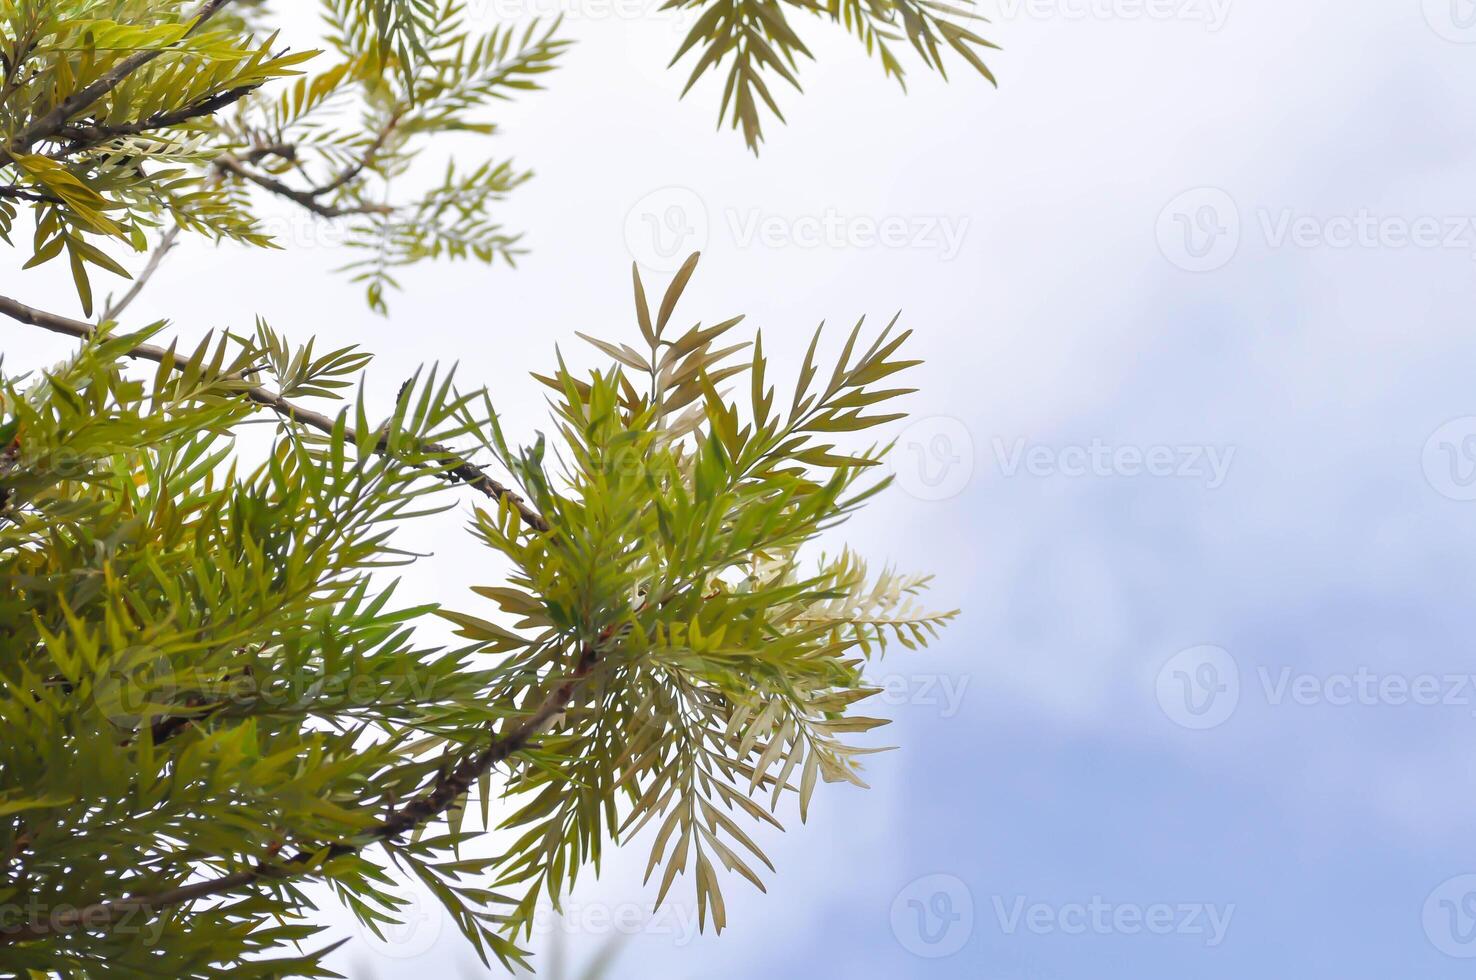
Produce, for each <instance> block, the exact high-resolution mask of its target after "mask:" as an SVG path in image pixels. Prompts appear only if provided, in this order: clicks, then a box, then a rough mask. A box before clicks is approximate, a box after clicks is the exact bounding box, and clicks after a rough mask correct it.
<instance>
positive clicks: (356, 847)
mask: <svg viewBox="0 0 1476 980" xmlns="http://www.w3.org/2000/svg"><path fill="white" fill-rule="evenodd" d="M597 663H598V656H597V653H596V651H595V650H594V648H593V647H586V648H585V651H584V653H583V655H582V656H581V657H580V661H579V666H578V668H577V669H576V670H575V671H574V672H573V673H572V674H571V675H570V676H569V677H568V679H567V680H565V681H564V682H563V683H562V684H560V685H559V686H558V687H556V688H555V689H554V690H553V692H552V693H550V694H549V696H548V697H547V698H545V699H544V701H543V703H542V704H541V705H539V706H538V710H536V711H534V712H533V713H532V714H531V715H529V716H528V717H527V718H525V719H523V721H522V722H521V723H519V724H518V725H517V726H516V727H515V728H513V729H512V730H511V731H508V732H504V733H502V734H500V735H494V736H493V738H492V741H491V744H489V745H488V746H487V747H486V748H484V749H482V750H481V751H480V752H477V753H476V754H474V755H469V756H467V757H466V758H464V759H462V761H461V762H460V763H459V764H458V765H457V766H456V767H455V768H454V769H451V770H450V771H449V772H446V773H443V774H442V775H441V777H440V778H439V779H437V780H436V782H435V784H434V785H433V786H432V787H431V788H430V789H429V790H427V791H426V792H425V793H422V794H421V795H420V796H418V797H416V798H415V799H413V800H411V801H410V802H409V803H406V804H405V805H404V806H403V807H401V808H400V809H398V810H396V811H395V812H394V813H393V814H391V815H390V816H389V817H388V818H387V819H385V820H384V821H383V822H381V823H379V824H378V825H377V826H375V827H374V828H372V829H371V830H370V831H368V832H367V833H366V834H365V835H364V837H365V840H363V841H362V842H360V843H341V844H334V845H332V846H331V847H329V848H328V849H327V854H326V855H324V854H323V852H322V851H321V850H319V851H316V852H312V851H303V852H301V853H299V854H297V855H296V856H295V857H293V858H292V859H290V860H289V861H287V862H286V863H285V864H279V865H273V864H264V863H263V864H258V865H257V866H256V867H254V868H249V869H247V870H243V871H235V872H232V873H231V874H228V875H223V876H221V877H219V878H212V879H210V880H208V881H197V882H194V883H193V884H189V885H181V886H179V887H178V888H171V889H169V890H167V891H163V892H157V893H155V894H153V895H130V896H128V897H127V898H121V899H114V900H112V901H107V902H98V903H96V904H93V905H89V906H86V907H85V908H80V909H71V910H69V911H66V912H58V913H56V914H54V915H51V916H48V917H46V918H43V919H37V920H33V921H31V922H28V923H26V924H25V925H23V926H13V927H10V928H7V929H0V945H6V944H9V943H16V942H25V941H27V940H35V939H43V938H45V937H47V936H52V935H57V934H62V933H69V932H74V931H76V930H77V929H78V928H87V929H95V928H100V927H103V926H106V925H109V924H111V923H112V922H113V921H115V920H116V919H118V918H120V917H122V916H124V915H126V914H129V913H131V912H135V911H139V910H142V911H146V912H155V911H158V910H160V909H166V908H172V907H174V906H176V905H183V904H184V903H186V902H192V901H195V900H197V899H201V898H211V897H214V896H216V895H223V894H225V893H227V892H230V891H234V890H235V889H237V888H241V887H242V886H244V885H249V884H252V883H253V882H257V881H266V880H273V879H279V878H283V877H288V876H291V875H293V874H299V873H301V872H302V871H303V870H304V869H315V868H317V867H319V866H321V863H322V861H324V860H331V859H332V858H336V857H344V856H347V855H349V854H357V853H359V852H360V851H362V850H363V849H364V848H365V847H368V846H369V845H371V844H374V843H378V842H381V841H389V840H393V839H395V838H397V837H400V836H402V835H404V834H406V833H408V832H410V831H412V830H414V829H415V828H417V827H420V826H422V825H424V824H426V823H429V822H430V821H431V820H434V819H435V818H436V817H438V816H440V815H441V814H443V813H445V812H446V811H447V810H448V809H450V808H451V806H452V805H453V804H454V803H455V802H456V801H457V800H459V799H460V798H461V797H462V796H464V795H465V794H466V793H467V791H468V790H470V788H471V786H472V784H474V783H475V782H477V780H479V779H481V778H482V776H484V775H486V774H487V773H488V772H490V771H491V769H492V767H493V766H495V765H496V764H497V763H499V762H502V761H503V760H505V759H507V758H508V757H509V756H511V755H513V754H514V753H516V752H519V751H521V750H522V749H524V748H527V747H528V745H529V743H530V742H531V741H532V740H533V739H534V738H535V737H537V735H538V734H539V733H540V732H542V731H543V730H544V729H545V728H546V727H548V725H549V723H550V722H552V721H553V720H554V719H555V718H556V717H558V715H559V714H560V713H561V712H563V710H564V709H565V708H567V707H568V706H569V702H570V701H571V700H572V699H573V697H574V692H575V691H576V690H577V689H578V687H579V685H580V684H581V683H582V682H583V681H584V680H585V679H586V678H587V677H588V676H589V675H590V674H591V673H592V672H593V670H594V668H595V665H596V664H597Z"/></svg>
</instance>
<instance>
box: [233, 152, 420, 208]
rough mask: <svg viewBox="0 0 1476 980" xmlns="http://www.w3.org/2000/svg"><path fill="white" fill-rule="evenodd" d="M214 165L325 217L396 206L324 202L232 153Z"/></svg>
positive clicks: (311, 193) (309, 192) (312, 193)
mask: <svg viewBox="0 0 1476 980" xmlns="http://www.w3.org/2000/svg"><path fill="white" fill-rule="evenodd" d="M214 166H215V167H217V168H218V169H220V170H223V171H225V172H227V173H231V174H235V175H236V176H237V177H240V178H241V179H242V180H249V181H251V183H253V184H255V185H256V186H258V187H260V188H262V189H264V190H268V191H271V192H272V193H273V194H276V195H278V196H279V197H285V198H287V200H289V201H293V202H295V203H297V204H300V205H302V206H303V207H305V208H307V209H308V210H309V211H311V212H313V213H314V214H316V215H320V216H322V217H324V218H341V217H343V216H344V215H347V214H389V213H391V212H392V211H393V210H394V208H391V207H390V206H389V205H386V204H356V205H353V206H352V207H337V206H334V205H331V204H324V203H322V202H321V201H319V200H318V199H317V197H316V196H315V194H314V192H312V191H300V190H297V189H296V188H293V187H288V186H287V185H286V184H284V183H282V182H281V181H280V180H278V179H277V178H275V177H269V176H267V175H266V174H263V173H257V172H256V171H255V170H252V169H251V168H250V167H248V166H246V165H245V164H244V163H242V162H241V160H240V159H239V158H238V157H236V156H234V155H233V154H230V153H222V154H221V155H220V156H218V157H216V158H215V161H214Z"/></svg>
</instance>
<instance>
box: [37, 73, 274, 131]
mask: <svg viewBox="0 0 1476 980" xmlns="http://www.w3.org/2000/svg"><path fill="white" fill-rule="evenodd" d="M257 88H259V86H256V85H246V86H243V87H241V88H233V89H230V90H228V91H225V92H217V93H216V94H215V95H212V96H211V97H210V98H208V99H203V100H201V101H200V102H197V103H195V104H194V105H192V106H186V107H185V108H183V109H176V110H174V111H173V112H161V113H158V114H156V115H153V116H150V117H149V118H147V119H141V120H139V121H138V122H130V123H119V124H117V125H111V126H88V125H69V126H63V127H61V128H60V129H58V130H57V131H56V135H58V136H61V137H64V138H66V139H69V140H76V141H78V142H79V143H102V142H106V141H107V140H110V139H117V138H118V137H120V136H137V135H138V134H139V133H146V132H148V131H149V130H152V129H164V128H166V127H168V126H178V125H179V124H180V123H185V122H189V121H190V120H191V119H198V118H200V117H201V116H209V115H212V114H214V113H216V112H218V111H220V110H221V109H224V108H225V107H226V106H228V105H231V104H232V103H234V102H239V101H240V100H241V99H243V98H245V97H246V96H248V95H250V94H251V93H252V92H254V91H256V89H257Z"/></svg>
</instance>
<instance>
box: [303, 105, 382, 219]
mask: <svg viewBox="0 0 1476 980" xmlns="http://www.w3.org/2000/svg"><path fill="white" fill-rule="evenodd" d="M404 113H405V110H404V109H403V108H401V109H397V110H395V112H393V113H391V114H390V117H389V119H388V120H386V122H385V124H384V125H383V126H381V127H380V128H379V133H378V134H377V135H376V136H375V137H374V139H373V141H371V142H370V144H369V146H368V147H367V148H366V149H365V150H364V155H363V156H361V157H359V159H358V160H356V161H354V162H353V163H351V164H350V165H349V166H347V167H345V168H344V170H343V172H342V173H340V174H339V175H338V176H337V177H334V178H333V179H332V180H330V181H328V183H326V184H320V185H319V186H317V187H314V188H313V190H312V196H313V197H322V196H323V195H324V194H328V193H330V192H332V191H336V190H338V189H339V188H340V187H342V186H343V185H344V184H347V183H348V182H349V181H351V180H353V179H354V178H355V177H357V176H359V174H361V173H363V172H364V169H365V168H366V167H368V166H369V165H370V164H371V163H373V162H374V158H375V157H376V156H378V155H379V151H380V150H382V149H384V144H385V143H387V142H389V138H390V134H391V133H393V132H394V131H395V127H396V126H398V125H399V124H400V117H401V116H402V115H404Z"/></svg>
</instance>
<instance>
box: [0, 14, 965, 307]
mask: <svg viewBox="0 0 1476 980" xmlns="http://www.w3.org/2000/svg"><path fill="white" fill-rule="evenodd" d="M321 3H322V9H323V22H324V25H325V37H324V38H323V39H322V41H323V43H324V44H325V49H324V50H323V51H317V50H292V49H291V48H289V47H287V46H286V45H285V43H284V41H283V39H282V38H281V37H280V36H279V35H278V34H277V33H275V32H273V31H272V30H271V23H272V16H271V11H270V9H269V7H268V6H267V4H266V3H265V2H262V0H256V2H246V0H236V2H234V3H233V2H232V0H205V2H203V3H200V4H198V5H196V4H186V3H183V2H182V0H0V240H4V241H5V242H7V243H13V242H12V235H13V233H14V232H15V231H16V230H17V226H16V221H17V218H18V216H19V215H20V213H21V212H22V210H28V211H30V212H31V219H32V224H33V227H34V233H33V235H32V241H31V245H30V249H31V259H30V263H29V264H30V265H40V264H43V263H46V262H50V261H52V260H54V259H58V258H62V257H65V258H66V261H67V262H68V263H69V265H70V268H71V272H72V277H73V279H74V281H75V282H76V287H77V293H78V296H79V299H80V300H81V305H82V309H83V311H84V312H85V313H86V314H87V315H88V316H91V315H92V313H93V308H94V305H95V304H94V299H93V296H94V288H93V277H94V274H95V273H96V272H97V271H99V270H101V271H102V272H104V273H106V274H108V275H113V276H121V277H124V278H127V277H129V276H130V273H129V271H128V269H127V266H126V258H127V255H128V253H129V252H143V251H146V250H147V249H148V247H149V242H150V236H151V234H153V233H155V232H156V231H158V230H160V229H162V228H165V227H174V226H177V227H178V228H180V229H182V230H184V231H188V232H192V233H197V234H202V235H206V236H208V237H210V238H212V239H214V240H216V241H221V240H229V241H235V242H241V243H245V244H248V245H254V246H264V247H270V246H273V245H274V244H275V242H274V241H273V239H272V238H271V236H270V235H269V234H268V232H267V229H266V227H265V226H264V225H263V223H262V219H261V213H260V203H261V202H260V200H259V198H260V197H261V196H262V195H263V194H267V195H274V196H276V197H278V198H280V199H282V200H285V201H287V202H290V203H292V204H295V205H297V206H298V207H301V208H303V209H305V210H306V211H307V212H308V214H309V215H310V216H311V217H312V218H313V219H314V220H323V221H342V222H345V223H346V224H347V227H346V229H345V232H346V240H347V244H348V245H349V246H350V247H353V248H356V249H360V250H362V251H364V253H365V256H366V257H365V258H363V259H360V260H356V261H353V262H351V263H349V264H348V265H347V266H346V267H345V270H346V271H348V272H349V273H350V274H351V275H352V278H353V279H354V281H356V282H360V283H363V284H364V287H365V292H366V297H367V300H368V302H369V305H370V306H371V307H372V308H373V309H375V310H377V311H380V312H383V311H384V310H385V295H386V292H387V290H390V289H393V288H396V287H397V286H398V282H397V280H396V278H395V270H396V269H398V268H401V267H404V266H406V265H411V264H414V263H417V262H421V261H424V260H427V259H437V258H452V259H468V260H475V261H478V262H481V263H483V264H491V263H494V262H496V261H498V260H502V261H505V262H508V263H509V264H510V263H512V262H513V261H514V259H515V258H516V256H517V255H518V254H519V252H520V246H519V239H520V235H519V234H518V233H516V232H510V231H508V230H506V229H505V228H504V227H503V226H502V224H501V223H500V222H498V221H497V220H496V218H495V217H494V216H493V215H492V213H491V212H492V211H493V210H495V205H496V204H497V203H498V202H499V201H501V200H502V199H503V198H504V197H505V196H506V195H507V194H508V193H509V192H510V191H511V190H512V189H513V188H515V187H516V186H517V185H518V184H520V183H521V182H522V181H524V180H525V179H527V177H528V176H529V175H530V174H529V172H528V171H526V170H520V169H518V168H516V167H515V166H514V165H513V164H512V163H511V162H510V161H508V160H505V159H504V160H499V161H492V160H485V161H480V162H478V163H476V164H474V165H472V166H469V167H463V168H461V169H460V170H459V171H458V170H453V169H448V170H447V172H446V173H445V175H444V177H443V178H442V179H441V180H440V181H439V182H428V181H426V180H425V179H423V178H421V177H420V176H419V175H416V174H414V173H412V171H413V170H414V169H415V168H413V167H412V162H413V161H414V159H415V158H416V156H417V155H418V154H420V153H421V152H422V151H424V150H425V148H426V147H427V146H428V145H429V143H430V141H432V140H434V139H435V138H437V137H441V136H445V135H447V134H451V133H461V134H480V135H491V134H493V133H494V132H495V130H496V127H495V125H494V123H493V121H492V120H491V119H490V118H489V117H488V112H487V110H488V108H489V107H490V106H491V105H493V104H495V103H496V102H498V101H499V100H506V99H510V98H512V97H514V96H516V95H519V94H522V93H525V92H528V91H532V90H536V89H537V88H539V87H540V82H541V78H542V76H543V75H544V74H546V73H547V72H549V71H551V70H552V69H553V68H554V66H555V64H556V63H557V61H558V60H559V58H560V57H561V56H562V55H563V53H564V51H565V48H566V47H567V42H566V41H564V40H562V39H560V38H558V37H557V36H556V31H557V29H558V26H559V25H558V23H557V21H555V22H553V23H551V24H539V23H537V22H534V23H530V24H526V25H523V26H515V25H497V26H496V27H494V28H493V29H492V30H490V31H488V32H485V33H479V32H477V31H474V30H473V29H471V28H470V27H469V26H468V25H467V22H466V16H465V10H464V6H463V4H462V3H460V2H457V0H321ZM666 7H667V8H676V9H693V10H694V11H700V13H698V16H697V19H696V21H695V22H694V23H693V25H692V27H691V30H690V32H689V33H688V35H687V37H686V39H685V41H683V43H682V44H681V46H680V48H679V50H678V51H677V55H676V58H674V59H673V63H675V62H676V61H678V60H681V58H682V57H683V56H685V55H686V54H687V53H689V52H693V53H696V54H697V61H696V64H695V65H694V67H693V69H692V72H691V75H690V77H689V79H688V82H687V88H688V89H690V88H691V87H692V86H693V85H694V84H696V82H697V81H698V79H699V78H701V77H702V76H703V75H704V74H705V73H706V72H707V71H708V70H709V69H714V70H715V69H717V68H719V67H720V66H723V65H726V66H727V75H726V80H725V82H724V86H723V93H722V99H721V109H720V113H719V117H720V119H721V118H724V117H727V116H728V115H731V119H732V123H733V125H734V126H735V127H738V126H741V127H742V130H743V135H744V139H745V141H746V142H747V144H748V146H749V147H750V148H752V149H754V150H755V151H757V148H758V144H759V142H760V140H761V139H762V129H761V120H760V108H759V106H760V104H762V105H765V106H767V107H768V108H769V109H770V110H771V111H773V112H774V113H775V114H776V115H778V114H779V108H778V104H777V102H776V101H775V99H774V97H773V95H772V94H771V92H770V89H769V83H768V82H767V81H766V80H765V79H766V77H767V76H777V77H779V78H782V79H784V80H785V81H787V82H789V83H791V84H792V85H794V86H795V87H796V88H797V87H798V86H799V81H798V78H797V71H798V61H799V59H800V58H801V57H809V51H808V49H807V48H806V47H805V45H804V43H803V42H802V41H801V40H800V38H799V36H798V34H797V33H796V32H795V30H794V29H793V28H792V26H791V24H790V21H789V18H788V16H787V14H788V12H789V11H790V10H792V9H800V10H803V11H806V12H809V13H812V14H816V15H819V16H822V17H824V18H826V19H829V20H831V21H833V22H835V23H838V24H841V25H842V26H843V27H844V28H845V29H846V30H848V31H850V32H852V33H854V34H855V35H856V36H857V38H858V39H860V40H861V41H862V42H863V43H864V44H865V46H866V48H867V50H868V51H875V52H876V54H877V55H878V57H879V58H880V59H881V62H882V67H883V69H884V71H885V72H886V73H887V74H889V75H893V76H895V77H896V78H897V79H898V80H899V81H900V80H901V79H902V77H903V66H902V62H901V61H900V60H899V59H898V57H897V55H896V52H895V51H894V47H895V46H896V45H897V44H899V43H900V42H902V41H903V40H904V39H905V41H906V43H907V44H909V45H910V46H911V47H913V48H914V49H915V50H916V52H917V53H918V55H919V56H920V57H921V58H922V61H923V63H924V64H925V65H926V66H928V67H930V68H934V69H936V70H937V71H939V72H942V71H943V70H944V63H943V51H944V50H945V49H948V48H951V49H953V50H954V51H955V52H956V53H957V54H958V55H959V56H960V57H962V58H963V59H965V60H966V61H967V62H968V63H969V64H971V65H973V66H974V67H975V68H976V69H978V71H980V72H981V73H983V74H984V75H985V76H986V77H988V78H990V80H991V81H992V80H993V76H992V75H990V73H989V70H988V68H986V67H985V65H984V63H983V62H982V61H981V60H980V59H979V56H978V50H980V49H983V48H987V47H992V45H991V44H990V43H989V42H987V41H985V40H984V39H982V38H980V37H978V36H977V35H975V34H974V33H972V32H971V31H970V30H968V29H967V28H966V27H964V26H963V23H964V22H966V21H967V20H968V19H969V18H970V17H971V15H970V14H969V12H968V11H967V10H966V9H965V8H960V7H956V6H953V5H951V4H949V3H944V2H935V0H867V2H866V3H861V2H859V0H844V2H842V0H827V2H826V3H820V4H816V3H810V2H803V0H759V2H751V0H743V2H740V3H730V2H727V0H668V3H667V4H666ZM781 118H782V117H781ZM392 182H395V188H396V189H395V191H394V192H393V193H392V192H391V183H392ZM407 182H408V183H409V185H410V186H412V187H416V186H425V187H426V189H425V190H423V191H421V192H419V193H415V194H411V195H410V196H409V197H408V198H406V197H403V195H404V193H405V192H404V190H403V188H404V186H405V185H406V183H407ZM161 233H162V232H161ZM171 240H172V239H171Z"/></svg>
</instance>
